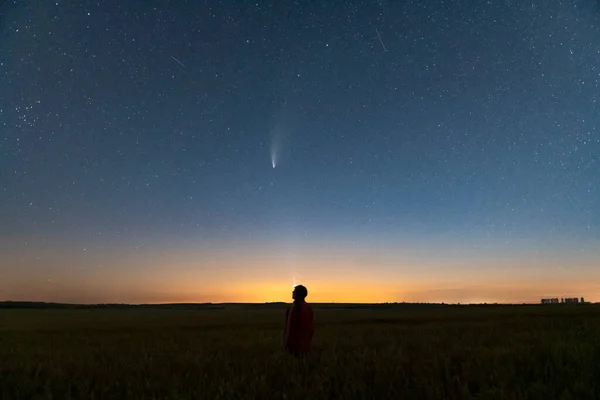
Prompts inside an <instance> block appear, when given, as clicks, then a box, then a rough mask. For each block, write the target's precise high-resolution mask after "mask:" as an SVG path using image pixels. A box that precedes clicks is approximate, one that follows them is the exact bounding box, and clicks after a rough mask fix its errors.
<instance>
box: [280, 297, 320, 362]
mask: <svg viewBox="0 0 600 400" xmlns="http://www.w3.org/2000/svg"><path fill="white" fill-rule="evenodd" d="M307 295H308V290H306V288H305V287H304V286H302V285H298V286H296V287H295V288H294V291H293V292H292V298H293V299H294V304H293V305H292V307H290V308H288V309H287V310H286V312H285V331H284V337H283V342H284V346H285V349H286V351H287V352H289V353H291V354H293V355H294V356H296V357H298V356H303V355H304V354H306V352H308V351H309V350H310V342H311V341H312V338H313V334H314V332H315V329H314V324H313V311H312V308H311V307H310V306H309V305H308V304H307V303H306V301H305V299H306V296H307Z"/></svg>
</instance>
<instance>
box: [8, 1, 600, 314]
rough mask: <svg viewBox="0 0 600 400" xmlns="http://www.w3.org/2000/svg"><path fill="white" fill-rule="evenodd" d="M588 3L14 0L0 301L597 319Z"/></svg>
mask: <svg viewBox="0 0 600 400" xmlns="http://www.w3.org/2000/svg"><path fill="white" fill-rule="evenodd" d="M599 101H600V5H599V3H598V2H595V1H583V0H571V1H560V0H559V1H553V2H549V3H547V2H539V1H532V2H523V1H513V0H503V1H487V2H485V1H481V2H467V1H429V0H426V1H391V0H389V1H388V0H380V1H352V0H349V1H321V2H318V1H289V2H288V1H274V0H268V1H262V0H261V1H235V2H234V1H210V0H207V1H158V0H144V1H142V0H131V1H127V2H125V1H118V0H106V1H102V2H95V1H89V0H82V1H64V0H60V1H41V0H31V1H17V0H14V1H2V2H0V274H1V275H2V279H1V280H0V300H40V301H63V302H79V303H91V302H131V303H145V302H151V303H154V302H230V301H236V302H237V301H239V302H263V301H288V300H289V298H290V292H291V289H292V286H293V284H294V283H303V284H305V285H306V286H307V287H308V289H309V297H308V300H310V301H313V302H332V301H339V302H385V301H389V302H394V301H445V302H537V301H539V298H540V297H545V296H551V297H563V296H565V297H566V296H579V297H580V296H585V297H586V298H587V299H589V300H593V301H595V300H597V301H600V107H599V104H598V102H599Z"/></svg>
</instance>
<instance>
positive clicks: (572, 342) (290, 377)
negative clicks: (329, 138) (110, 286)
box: [0, 305, 600, 400]
mask: <svg viewBox="0 0 600 400" xmlns="http://www.w3.org/2000/svg"><path fill="white" fill-rule="evenodd" d="M315 315H316V318H317V331H316V337H315V343H314V345H315V348H314V352H313V354H312V355H311V357H310V358H308V359H306V360H303V361H298V360H295V359H291V358H289V357H287V356H286V355H285V354H283V353H282V351H281V339H282V325H283V312H282V311H281V310H279V311H277V310H264V311H260V310H255V311H241V310H215V311H207V310H198V311H193V310H187V311H174V310H143V309H131V310H0V398H1V399H6V400H11V399H61V400H62V399H202V398H206V399H320V398H343V399H391V398H394V399H544V400H547V399H593V398H600V308H599V307H596V306H593V305H585V306H532V307H448V308H440V309H405V310H403V309H397V310H315Z"/></svg>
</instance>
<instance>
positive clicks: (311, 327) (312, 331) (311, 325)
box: [309, 308, 315, 340]
mask: <svg viewBox="0 0 600 400" xmlns="http://www.w3.org/2000/svg"><path fill="white" fill-rule="evenodd" d="M309 330H310V339H311V340H312V338H313V336H314V334H315V319H314V314H313V311H312V308H311V309H310V313H309Z"/></svg>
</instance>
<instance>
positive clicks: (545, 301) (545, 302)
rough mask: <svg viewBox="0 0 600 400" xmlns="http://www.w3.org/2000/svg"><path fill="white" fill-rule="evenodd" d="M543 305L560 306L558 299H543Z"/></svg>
mask: <svg viewBox="0 0 600 400" xmlns="http://www.w3.org/2000/svg"><path fill="white" fill-rule="evenodd" d="M542 304H558V298H552V299H542Z"/></svg>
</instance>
